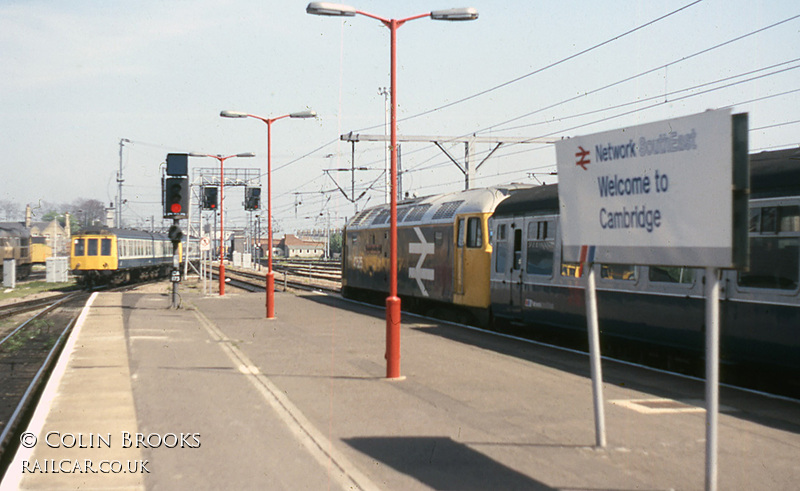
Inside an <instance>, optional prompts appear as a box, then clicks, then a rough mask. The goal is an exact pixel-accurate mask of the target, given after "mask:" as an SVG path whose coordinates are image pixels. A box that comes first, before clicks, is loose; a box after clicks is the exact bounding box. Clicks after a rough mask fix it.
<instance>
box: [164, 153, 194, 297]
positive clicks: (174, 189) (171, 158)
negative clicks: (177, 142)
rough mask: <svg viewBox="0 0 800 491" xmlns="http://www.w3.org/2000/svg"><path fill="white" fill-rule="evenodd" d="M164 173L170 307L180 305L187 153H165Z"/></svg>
mask: <svg viewBox="0 0 800 491" xmlns="http://www.w3.org/2000/svg"><path fill="white" fill-rule="evenodd" d="M166 175H167V176H169V177H164V178H162V182H163V183H164V184H163V196H164V218H172V226H170V228H169V239H170V240H171V241H172V274H171V275H170V280H171V281H172V303H171V307H172V308H173V309H177V308H178V307H179V306H180V300H179V297H178V284H179V283H180V282H181V268H180V254H179V248H178V247H179V245H180V243H181V239H182V238H183V231H182V230H181V227H180V219H181V218H186V217H187V213H188V211H189V192H190V191H189V190H190V188H189V156H188V155H187V154H175V153H170V154H167V169H166Z"/></svg>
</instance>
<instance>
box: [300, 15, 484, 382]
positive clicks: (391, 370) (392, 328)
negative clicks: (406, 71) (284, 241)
mask: <svg viewBox="0 0 800 491" xmlns="http://www.w3.org/2000/svg"><path fill="white" fill-rule="evenodd" d="M306 12H307V13H309V14H313V15H328V16H342V17H354V16H355V15H356V14H359V15H363V16H365V17H369V18H371V19H376V20H379V21H381V22H382V23H383V24H384V25H385V26H386V27H388V28H389V32H390V36H391V37H390V39H391V42H390V45H391V89H390V90H391V100H392V115H391V143H390V154H391V169H390V170H391V180H392V193H391V196H390V201H389V202H390V210H391V215H390V216H391V218H390V222H389V223H390V224H389V251H390V252H389V296H388V297H387V298H386V377H387V378H394V379H396V378H400V298H399V297H398V296H397V48H396V46H397V29H398V28H399V27H400V26H402V25H403V24H405V23H406V22H408V21H410V20H416V19H422V18H425V17H430V18H431V19H434V20H449V21H462V20H475V19H477V18H478V11H477V10H476V9H474V8H472V7H468V8H456V9H447V10H434V11H432V12H428V13H426V14H420V15H415V16H413V17H407V18H405V19H384V18H383V17H379V16H377V15H373V14H370V13H367V12H363V11H361V10H357V9H355V8H354V7H350V6H349V5H340V4H335V3H328V2H311V3H309V4H308V6H307V7H306Z"/></svg>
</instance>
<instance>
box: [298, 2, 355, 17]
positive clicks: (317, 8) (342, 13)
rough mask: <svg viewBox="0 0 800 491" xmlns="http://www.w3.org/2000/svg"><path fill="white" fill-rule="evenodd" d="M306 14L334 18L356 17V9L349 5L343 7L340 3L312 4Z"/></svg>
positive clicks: (307, 8)
mask: <svg viewBox="0 0 800 491" xmlns="http://www.w3.org/2000/svg"><path fill="white" fill-rule="evenodd" d="M306 13H309V14H312V15H329V16H334V17H355V15H356V9H355V8H353V7H351V6H349V5H342V4H339V3H330V2H311V3H309V4H308V6H307V7H306Z"/></svg>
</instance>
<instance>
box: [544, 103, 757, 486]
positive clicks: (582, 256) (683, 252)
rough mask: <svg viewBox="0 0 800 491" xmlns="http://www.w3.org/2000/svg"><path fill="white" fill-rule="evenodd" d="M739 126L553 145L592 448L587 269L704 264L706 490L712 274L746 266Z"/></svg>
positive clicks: (720, 114) (715, 353)
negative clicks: (580, 309) (576, 280)
mask: <svg viewBox="0 0 800 491" xmlns="http://www.w3.org/2000/svg"><path fill="white" fill-rule="evenodd" d="M747 124H748V123H747V114H737V115H731V112H730V110H717V111H706V112H704V113H700V114H696V115H692V116H686V117H682V118H675V119H670V120H666V121H660V122H655V123H649V124H644V125H640V126H634V127H629V128H623V129H619V130H612V131H607V132H603V133H597V134H594V135H587V136H581V137H577V138H571V139H565V140H561V141H558V142H556V156H557V162H558V175H559V201H560V205H561V234H562V244H563V256H564V260H565V261H571V262H580V263H581V264H583V263H587V264H588V266H589V268H590V272H589V275H588V278H587V292H586V295H587V323H588V328H589V337H590V339H589V341H590V349H591V351H592V353H591V357H592V379H593V381H592V382H593V387H595V391H594V392H595V406H596V407H595V419H596V427H597V434H598V436H597V442H598V446H600V447H602V446H603V445H604V444H605V435H604V423H603V421H602V418H603V411H602V375H601V374H600V361H599V346H598V344H599V342H598V339H597V338H596V336H598V327H597V311H596V308H597V307H596V304H595V300H594V298H595V296H594V274H593V273H594V271H593V268H592V264H591V263H592V262H594V261H598V262H602V263H607V264H615V263H617V264H642V265H654V266H678V267H701V268H705V271H706V274H705V281H706V285H705V289H706V413H707V425H706V427H707V433H706V489H716V454H717V410H718V382H719V371H718V370H719V346H718V345H719V270H720V269H723V268H742V267H745V266H746V265H747V252H748V237H747V216H748V215H747V214H748V211H747V206H748V204H747V194H748V192H749V168H748V148H747V147H748V144H747ZM598 406H600V407H598Z"/></svg>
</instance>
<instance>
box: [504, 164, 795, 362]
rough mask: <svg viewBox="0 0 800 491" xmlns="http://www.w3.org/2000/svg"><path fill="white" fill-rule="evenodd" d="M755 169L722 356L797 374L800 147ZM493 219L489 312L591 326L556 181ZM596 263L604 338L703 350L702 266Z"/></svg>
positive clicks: (728, 292) (728, 297) (510, 202)
mask: <svg viewBox="0 0 800 491" xmlns="http://www.w3.org/2000/svg"><path fill="white" fill-rule="evenodd" d="M750 166H751V194H750V258H749V263H750V266H749V270H748V271H744V272H737V271H732V270H726V271H724V272H723V273H722V281H723V283H722V284H723V291H722V301H721V304H720V317H721V336H722V337H721V347H720V349H721V356H722V360H723V362H725V363H747V364H754V365H770V366H776V367H784V368H789V369H792V370H793V371H794V372H795V373H800V151H798V150H785V151H777V152H764V153H760V154H754V155H751V160H750ZM698 212H702V211H700V210H698ZM490 224H491V227H492V230H493V232H494V243H493V256H492V268H491V274H490V281H491V297H492V298H491V309H492V315H493V316H495V318H498V319H502V320H506V321H511V322H516V323H520V324H525V325H531V326H533V325H539V326H544V325H549V326H554V327H557V328H567V329H573V330H585V329H586V319H585V306H584V296H583V294H584V280H581V279H578V278H577V270H578V265H577V264H574V263H566V262H563V261H562V259H561V234H560V232H559V227H560V217H559V203H558V187H557V185H552V186H542V187H538V188H533V189H530V190H526V191H522V192H520V193H518V194H516V195H514V196H512V197H510V198H509V199H507V200H506V201H504V202H503V203H501V204H500V205H499V206H498V207H497V209H496V210H495V212H494V215H493V217H492V220H491V221H490ZM595 268H596V272H597V277H598V282H597V294H598V313H599V318H600V326H601V329H602V333H603V336H604V337H605V339H618V340H625V341H635V342H638V343H645V344H647V345H655V346H659V347H665V348H671V349H673V350H678V351H683V352H687V353H688V354H691V355H693V356H701V355H702V352H703V350H704V347H705V341H704V329H705V326H704V308H705V298H704V292H703V284H704V281H705V278H704V271H703V270H702V269H696V268H682V267H657V266H633V265H626V264H597V265H595Z"/></svg>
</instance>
